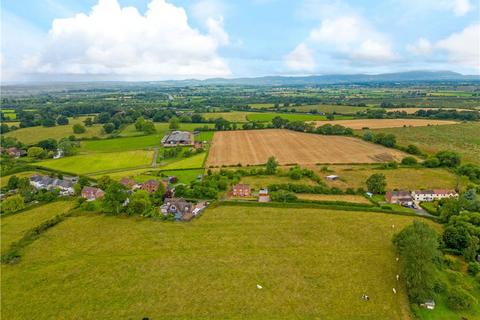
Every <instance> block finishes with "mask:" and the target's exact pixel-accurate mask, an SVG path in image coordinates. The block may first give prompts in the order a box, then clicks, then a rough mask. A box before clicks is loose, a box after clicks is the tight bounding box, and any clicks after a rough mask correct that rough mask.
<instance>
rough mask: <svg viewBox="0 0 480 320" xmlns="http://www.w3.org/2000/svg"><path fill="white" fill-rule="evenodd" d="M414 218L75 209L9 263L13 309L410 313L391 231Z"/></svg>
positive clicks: (102, 315) (51, 315)
mask: <svg viewBox="0 0 480 320" xmlns="http://www.w3.org/2000/svg"><path fill="white" fill-rule="evenodd" d="M414 219H416V218H412V217H405V216H398V215H387V214H380V213H361V212H343V211H326V210H319V209H288V210H282V209H279V208H260V207H255V208H253V207H236V206H235V207H225V206H220V207H217V208H215V209H209V210H207V211H206V212H205V213H204V214H203V216H202V217H201V218H199V219H196V220H194V221H193V222H191V223H165V222H156V221H152V220H149V219H145V220H142V219H131V218H130V219H126V218H116V217H108V216H96V215H85V216H78V217H71V218H68V219H67V220H66V221H64V222H62V223H60V224H59V225H57V226H55V227H54V228H52V229H50V230H48V231H47V232H46V233H45V234H43V235H42V236H41V237H40V239H38V240H36V241H35V242H34V243H32V244H31V245H30V246H29V247H27V248H26V250H25V254H24V256H23V257H22V260H21V261H20V263H19V264H17V265H7V266H5V265H4V266H2V279H1V284H2V292H1V295H2V299H1V306H2V317H3V318H5V319H32V318H35V319H58V318H64V319H74V318H77V319H87V318H88V319H142V318H143V317H149V318H150V319H192V318H196V319H379V320H381V319H388V320H391V319H410V317H409V307H408V302H407V297H406V294H405V289H404V286H403V284H401V283H400V284H399V283H398V282H397V280H396V279H395V275H396V274H397V273H398V268H399V266H398V263H397V262H396V261H395V253H394V248H393V245H392V244H391V237H392V235H393V234H394V233H395V232H397V231H398V230H400V229H401V228H402V227H404V226H406V225H407V224H409V223H411V222H412V220H414ZM392 224H394V225H395V229H392V227H391V226H392ZM257 284H259V285H261V286H262V287H263V289H261V290H260V289H257V287H256V286H257ZM393 287H395V288H396V290H397V292H398V293H397V294H396V295H395V294H393V293H392V288H393ZM364 293H367V294H368V295H369V296H370V301H368V302H365V301H363V300H362V299H361V295H362V294H364Z"/></svg>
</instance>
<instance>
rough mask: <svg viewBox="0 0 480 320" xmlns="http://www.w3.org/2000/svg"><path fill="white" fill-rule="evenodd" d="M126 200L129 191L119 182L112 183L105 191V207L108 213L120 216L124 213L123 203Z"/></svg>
mask: <svg viewBox="0 0 480 320" xmlns="http://www.w3.org/2000/svg"><path fill="white" fill-rule="evenodd" d="M125 200H127V190H126V189H125V187H124V186H123V185H122V184H120V183H118V182H112V183H110V185H109V186H108V187H107V189H106V190H105V196H104V198H103V207H104V209H105V211H107V212H110V213H113V214H119V213H121V212H122V211H123V208H124V207H123V203H124V202H125Z"/></svg>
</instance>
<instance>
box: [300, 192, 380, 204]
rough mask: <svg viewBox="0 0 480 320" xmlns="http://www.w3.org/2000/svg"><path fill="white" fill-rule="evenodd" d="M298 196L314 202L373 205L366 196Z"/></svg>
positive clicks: (305, 194) (302, 194)
mask: <svg viewBox="0 0 480 320" xmlns="http://www.w3.org/2000/svg"><path fill="white" fill-rule="evenodd" d="M296 196H297V197H298V199H300V200H312V201H343V202H350V203H362V204H371V202H370V201H369V200H368V199H367V198H365V197H364V196H359V195H350V194H309V193H297V194H296Z"/></svg>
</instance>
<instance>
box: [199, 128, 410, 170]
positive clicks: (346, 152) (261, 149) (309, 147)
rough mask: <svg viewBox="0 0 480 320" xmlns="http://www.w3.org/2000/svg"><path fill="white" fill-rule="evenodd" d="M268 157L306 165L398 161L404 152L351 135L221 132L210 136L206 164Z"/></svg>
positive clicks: (255, 161) (258, 161)
mask: <svg viewBox="0 0 480 320" xmlns="http://www.w3.org/2000/svg"><path fill="white" fill-rule="evenodd" d="M270 156H274V157H275V158H277V160H278V161H279V163H280V164H282V165H286V164H299V165H305V164H316V163H377V162H388V161H393V160H397V161H398V160H400V159H402V158H403V157H404V156H405V154H404V153H403V152H400V151H398V150H395V149H388V148H385V147H383V146H380V145H375V144H372V143H368V142H365V141H363V140H361V139H358V138H353V137H343V136H322V135H316V134H307V133H301V132H294V131H289V130H279V129H271V130H243V131H223V132H216V133H215V135H214V137H213V141H212V146H211V149H210V152H209V156H208V159H207V166H209V167H212V166H222V165H236V164H239V163H240V164H242V165H258V164H264V163H266V162H267V160H268V158H269V157H270Z"/></svg>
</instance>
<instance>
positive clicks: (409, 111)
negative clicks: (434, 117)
mask: <svg viewBox="0 0 480 320" xmlns="http://www.w3.org/2000/svg"><path fill="white" fill-rule="evenodd" d="M384 110H385V111H387V112H395V111H398V112H402V111H403V112H406V113H407V114H413V113H415V112H417V111H419V110H439V108H386V109H384ZM442 110H444V111H451V110H457V111H472V109H458V108H457V109H456V108H442Z"/></svg>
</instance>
